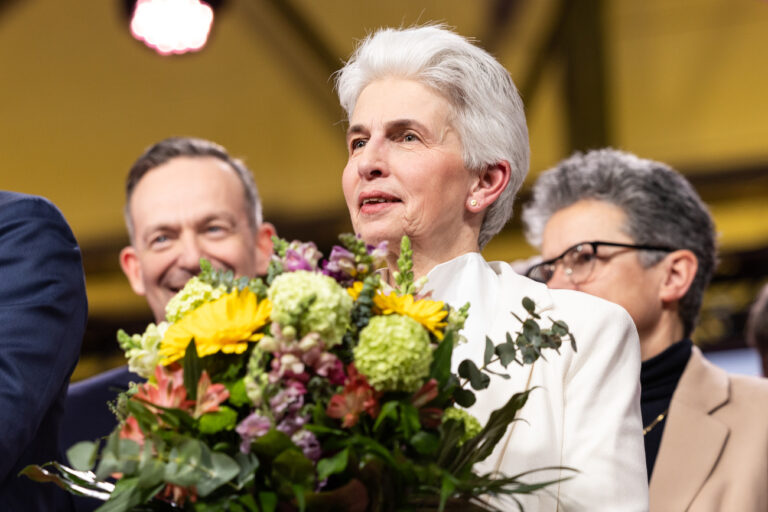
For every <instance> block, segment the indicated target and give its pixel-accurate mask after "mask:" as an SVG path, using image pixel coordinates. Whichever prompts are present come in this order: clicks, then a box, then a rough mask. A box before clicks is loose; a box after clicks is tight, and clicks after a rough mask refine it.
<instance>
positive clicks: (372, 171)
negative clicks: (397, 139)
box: [357, 137, 389, 180]
mask: <svg viewBox="0 0 768 512" xmlns="http://www.w3.org/2000/svg"><path fill="white" fill-rule="evenodd" d="M358 151H361V154H360V157H359V159H358V166H357V172H358V173H359V174H360V178H362V179H364V180H371V179H376V178H381V177H384V176H386V175H388V174H389V166H388V162H387V151H386V144H385V143H384V142H383V141H381V140H378V139H375V138H373V137H371V139H369V140H368V142H367V143H366V145H365V146H363V147H362V148H360V149H359V150H358Z"/></svg>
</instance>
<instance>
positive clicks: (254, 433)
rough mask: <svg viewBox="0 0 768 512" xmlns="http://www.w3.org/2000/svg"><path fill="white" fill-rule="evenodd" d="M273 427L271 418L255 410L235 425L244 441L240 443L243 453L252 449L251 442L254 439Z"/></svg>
mask: <svg viewBox="0 0 768 512" xmlns="http://www.w3.org/2000/svg"><path fill="white" fill-rule="evenodd" d="M270 428H272V422H271V421H269V418H267V417H266V416H262V415H261V414H259V413H257V412H254V413H252V414H251V415H250V416H248V417H247V418H245V419H244V420H243V421H241V422H240V424H239V425H238V426H237V427H235V431H236V432H237V433H238V434H240V437H241V439H242V442H241V443H240V451H241V452H243V453H249V452H250V451H251V443H252V442H253V441H254V439H258V438H260V437H261V436H263V435H264V434H266V433H267V432H269V429H270Z"/></svg>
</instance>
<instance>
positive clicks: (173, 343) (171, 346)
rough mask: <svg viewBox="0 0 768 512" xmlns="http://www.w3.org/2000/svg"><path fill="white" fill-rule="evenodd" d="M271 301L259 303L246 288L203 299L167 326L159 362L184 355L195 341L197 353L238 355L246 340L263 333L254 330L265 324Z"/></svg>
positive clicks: (270, 308) (258, 337)
mask: <svg viewBox="0 0 768 512" xmlns="http://www.w3.org/2000/svg"><path fill="white" fill-rule="evenodd" d="M271 311H272V304H271V303H270V302H269V300H268V299H264V300H262V301H261V302H259V300H258V298H257V297H256V295H255V294H254V293H253V292H252V291H251V290H249V289H248V288H246V289H244V290H242V291H237V290H233V291H232V292H230V293H227V294H225V295H223V296H222V297H220V298H218V299H216V300H214V301H211V302H206V303H205V304H203V305H201V306H200V307H198V308H197V309H195V310H194V311H191V312H189V313H187V314H186V315H185V316H184V317H183V318H182V319H181V320H179V321H178V322H176V323H174V324H172V325H171V326H170V327H168V330H167V331H166V332H165V336H163V341H162V342H161V344H160V355H161V356H162V357H163V359H162V360H161V361H160V363H161V364H163V365H169V364H171V363H172V362H174V361H176V360H178V359H181V358H182V357H184V352H185V351H186V350H187V345H189V342H190V341H191V340H193V339H194V340H195V346H196V348H197V355H198V356H199V357H205V356H209V355H211V354H215V353H216V352H219V351H221V352H223V353H225V354H242V353H243V352H244V351H245V349H246V348H248V342H249V341H256V340H259V339H261V338H262V337H263V336H264V333H260V332H257V331H258V330H259V329H261V328H263V327H264V326H265V325H267V322H268V321H269V314H270V313H271Z"/></svg>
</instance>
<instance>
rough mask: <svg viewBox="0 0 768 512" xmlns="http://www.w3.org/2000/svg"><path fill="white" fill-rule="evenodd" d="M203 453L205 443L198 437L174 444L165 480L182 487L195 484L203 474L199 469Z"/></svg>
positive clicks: (166, 466) (169, 456)
mask: <svg viewBox="0 0 768 512" xmlns="http://www.w3.org/2000/svg"><path fill="white" fill-rule="evenodd" d="M202 455H203V443H202V442H200V441H198V440H197V439H192V438H186V439H185V440H184V441H182V442H181V443H180V444H179V445H178V446H174V447H173V448H172V449H171V452H170V454H169V455H168V463H167V464H166V465H165V475H164V479H165V481H166V482H169V483H172V484H176V485H180V486H182V487H188V486H190V485H195V484H196V483H197V480H198V479H199V478H200V477H201V476H202V475H201V473H200V469H199V468H200V460H201V458H202Z"/></svg>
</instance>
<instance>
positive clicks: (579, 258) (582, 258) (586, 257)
mask: <svg viewBox="0 0 768 512" xmlns="http://www.w3.org/2000/svg"><path fill="white" fill-rule="evenodd" d="M594 257H595V255H594V254H592V253H591V252H582V253H579V254H577V255H576V258H575V263H576V264H577V265H583V264H586V263H589V262H591V261H592V260H593V259H594Z"/></svg>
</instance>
